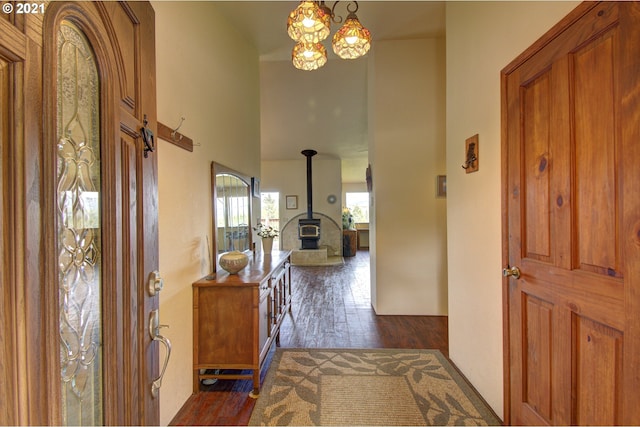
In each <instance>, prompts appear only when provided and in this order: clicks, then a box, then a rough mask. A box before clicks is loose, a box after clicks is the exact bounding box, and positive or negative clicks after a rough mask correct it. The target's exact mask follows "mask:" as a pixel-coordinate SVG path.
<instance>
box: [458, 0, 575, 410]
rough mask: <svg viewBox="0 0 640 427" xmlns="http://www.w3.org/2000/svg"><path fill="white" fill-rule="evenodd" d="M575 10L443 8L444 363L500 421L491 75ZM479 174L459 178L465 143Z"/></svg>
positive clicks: (496, 137)
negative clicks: (475, 145)
mask: <svg viewBox="0 0 640 427" xmlns="http://www.w3.org/2000/svg"><path fill="white" fill-rule="evenodd" d="M575 5H577V3H576V2H559V1H552V2H447V179H448V183H447V186H448V193H449V194H448V199H447V204H448V209H447V224H448V227H449V230H448V251H449V353H450V357H451V358H452V360H453V361H454V362H455V363H456V365H457V366H458V367H459V368H460V369H461V370H462V372H463V373H464V374H465V375H466V376H467V378H468V379H469V380H470V381H471V382H472V383H473V385H474V386H475V387H476V388H477V389H478V391H480V393H481V394H482V396H483V397H484V398H485V399H486V400H487V402H488V403H489V404H490V405H491V407H492V408H493V409H494V410H495V411H496V413H498V415H500V416H502V414H503V402H502V399H503V396H502V393H503V372H502V369H503V367H502V293H501V292H502V289H501V283H502V280H501V270H502V266H501V217H500V215H501V205H500V193H501V188H500V70H501V69H502V68H503V67H504V66H506V65H507V64H508V63H509V62H510V61H511V60H512V59H514V58H515V57H516V56H517V55H518V54H519V53H520V52H522V51H524V50H525V49H526V48H527V47H528V46H529V45H531V44H532V43H533V42H534V41H535V40H536V39H537V38H538V37H540V36H541V35H542V34H544V33H545V32H546V31H547V30H548V29H549V28H551V27H552V26H553V24H555V23H556V22H557V21H559V20H560V19H561V18H562V17H563V16H564V15H566V14H567V13H568V12H569V11H570V10H571V9H573V7H575ZM476 133H477V134H479V137H480V144H479V146H480V153H479V158H480V170H479V171H478V172H475V173H472V174H465V172H464V170H463V169H462V168H461V167H460V165H461V164H462V163H463V161H464V144H465V139H466V138H469V137H470V136H472V135H474V134H476Z"/></svg>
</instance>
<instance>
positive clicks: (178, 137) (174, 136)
mask: <svg viewBox="0 0 640 427" xmlns="http://www.w3.org/2000/svg"><path fill="white" fill-rule="evenodd" d="M182 123H184V117H180V123H178V127H177V128H175V129H174V130H173V131H171V138H172V139H173V140H174V141H182V138H183V137H184V135H181V134H179V133H178V130H179V129H180V128H181V127H182Z"/></svg>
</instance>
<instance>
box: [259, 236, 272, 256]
mask: <svg viewBox="0 0 640 427" xmlns="http://www.w3.org/2000/svg"><path fill="white" fill-rule="evenodd" d="M272 250H273V237H263V238H262V253H263V254H265V255H269V254H271V251H272Z"/></svg>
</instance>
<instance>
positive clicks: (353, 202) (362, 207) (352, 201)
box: [346, 192, 369, 223]
mask: <svg viewBox="0 0 640 427" xmlns="http://www.w3.org/2000/svg"><path fill="white" fill-rule="evenodd" d="M346 196H347V197H346V199H347V200H346V202H347V203H346V205H347V206H346V207H347V208H348V209H349V210H350V211H351V214H352V215H353V219H354V221H355V222H356V223H359V222H365V223H366V222H369V193H367V192H357V193H346Z"/></svg>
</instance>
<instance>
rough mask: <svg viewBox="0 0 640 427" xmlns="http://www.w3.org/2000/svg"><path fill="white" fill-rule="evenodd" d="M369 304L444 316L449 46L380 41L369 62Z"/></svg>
mask: <svg viewBox="0 0 640 427" xmlns="http://www.w3.org/2000/svg"><path fill="white" fill-rule="evenodd" d="M370 64H371V69H370V72H369V75H370V80H369V84H370V86H369V110H370V111H369V123H370V129H369V131H370V146H369V158H370V161H371V169H372V176H373V192H372V193H371V199H372V206H371V212H372V215H371V217H370V222H371V223H372V225H371V228H372V229H373V230H372V233H371V235H370V245H371V249H370V250H371V260H372V262H371V281H372V283H371V285H372V286H371V287H372V303H373V306H374V308H375V310H376V313H378V314H404V315H446V314H447V259H446V256H447V250H446V227H447V225H446V199H442V198H437V197H436V193H435V190H436V176H437V175H443V174H445V166H446V162H445V146H444V141H445V85H444V82H445V42H444V40H443V39H420V40H399V41H379V42H377V43H376V45H375V53H373V54H372V56H371V57H370Z"/></svg>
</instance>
